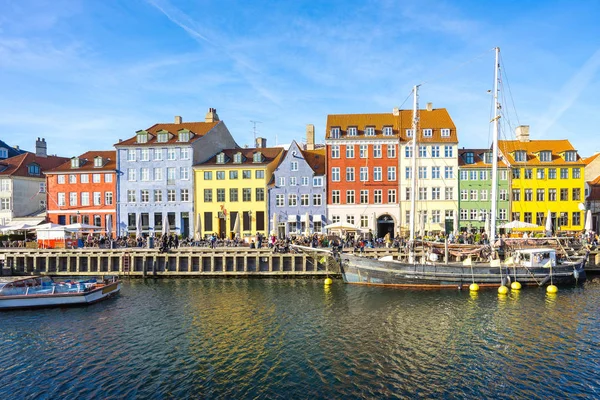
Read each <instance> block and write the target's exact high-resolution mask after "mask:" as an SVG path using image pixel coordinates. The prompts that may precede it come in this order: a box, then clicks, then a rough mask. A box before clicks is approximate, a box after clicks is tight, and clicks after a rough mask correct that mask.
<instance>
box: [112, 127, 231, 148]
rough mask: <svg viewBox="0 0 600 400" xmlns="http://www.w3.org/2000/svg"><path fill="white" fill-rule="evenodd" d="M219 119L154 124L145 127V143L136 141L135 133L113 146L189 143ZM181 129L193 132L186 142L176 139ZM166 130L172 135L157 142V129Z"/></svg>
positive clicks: (202, 134)
mask: <svg viewBox="0 0 600 400" xmlns="http://www.w3.org/2000/svg"><path fill="white" fill-rule="evenodd" d="M219 123H221V121H215V122H182V123H180V124H175V123H171V124H162V123H161V124H155V125H152V126H151V127H150V128H148V129H146V132H148V133H150V134H151V135H149V136H148V142H147V143H138V142H137V133H136V135H135V136H133V137H131V138H129V139H127V140H123V141H122V142H119V143H116V144H115V147H119V146H133V145H134V146H156V145H157V144H158V145H161V146H162V145H170V144H178V145H182V144H189V143H193V142H195V141H196V140H198V139H200V138H201V137H202V136H204V135H206V134H207V133H208V132H209V131H210V130H211V129H213V128H214V127H215V126H217V125H218V124H219ZM182 129H187V130H189V131H190V132H192V133H193V135H192V136H191V137H190V140H189V141H188V142H179V141H178V132H179V131H180V130H182ZM162 130H164V131H167V132H169V133H171V134H172V137H171V138H170V139H169V140H168V141H166V142H160V143H159V142H157V133H158V131H162Z"/></svg>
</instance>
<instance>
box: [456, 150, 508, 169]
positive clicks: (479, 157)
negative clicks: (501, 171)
mask: <svg viewBox="0 0 600 400" xmlns="http://www.w3.org/2000/svg"><path fill="white" fill-rule="evenodd" d="M491 151H492V150H491V149H458V166H459V167H463V168H492V164H488V163H484V162H483V155H484V154H485V153H488V152H491ZM466 153H473V161H474V162H473V163H472V164H467V162H466V159H465V157H466ZM507 167H508V165H507V164H506V163H505V162H504V161H503V160H501V159H500V157H498V168H507Z"/></svg>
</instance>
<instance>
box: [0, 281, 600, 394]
mask: <svg viewBox="0 0 600 400" xmlns="http://www.w3.org/2000/svg"><path fill="white" fill-rule="evenodd" d="M599 311H600V281H598V280H596V281H594V282H588V283H587V284H586V285H585V286H584V287H581V288H572V289H561V290H560V291H559V293H558V294H557V295H556V296H552V297H550V296H548V295H547V294H546V293H545V291H544V290H543V289H525V290H523V291H522V292H521V293H517V294H515V293H512V294H510V295H508V296H506V297H505V298H499V297H498V295H497V294H496V291H494V290H492V291H482V292H480V293H479V294H478V295H474V296H473V295H471V294H470V293H468V292H466V291H462V292H459V291H452V290H450V291H448V290H446V291H408V290H398V289H389V288H373V287H360V286H352V285H344V284H343V283H341V282H334V284H333V285H332V286H331V287H324V286H323V284H322V281H320V280H281V279H280V280H234V279H230V280H220V279H214V280H207V279H202V280H201V279H197V280H191V279H189V280H159V281H153V280H146V281H142V280H132V281H125V282H124V285H123V289H122V292H121V295H120V296H118V297H117V298H114V299H110V300H108V301H106V302H103V303H99V304H96V305H92V306H89V307H84V308H68V309H67V308H65V309H46V310H41V311H39V310H38V311H11V312H3V313H0V341H1V343H0V398H3V399H4V398H6V399H34V398H35V399H62V398H77V399H85V398H94V399H129V398H140V399H171V398H227V399H229V398H268V399H274V398H281V399H291V398H294V399H296V398H298V399H302V398H414V397H427V398H432V397H435V398H482V397H485V398H561V397H569V398H573V397H581V398H600V312H599Z"/></svg>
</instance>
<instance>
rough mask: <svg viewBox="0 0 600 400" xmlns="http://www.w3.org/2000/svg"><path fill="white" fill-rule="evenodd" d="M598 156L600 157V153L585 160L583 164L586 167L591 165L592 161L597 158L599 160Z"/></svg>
mask: <svg viewBox="0 0 600 400" xmlns="http://www.w3.org/2000/svg"><path fill="white" fill-rule="evenodd" d="M598 156H600V153H596V154H594V155H593V156H590V157H587V158H584V159H583V163H584V164H585V165H590V163H591V162H592V161H594V160H595V159H596V158H598Z"/></svg>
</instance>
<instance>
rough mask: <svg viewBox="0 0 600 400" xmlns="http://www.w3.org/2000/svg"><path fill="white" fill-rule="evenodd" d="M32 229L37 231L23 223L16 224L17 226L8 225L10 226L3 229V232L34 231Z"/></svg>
mask: <svg viewBox="0 0 600 400" xmlns="http://www.w3.org/2000/svg"><path fill="white" fill-rule="evenodd" d="M32 228H34V229H35V226H33V225H29V224H26V223H24V222H21V223H18V224H15V225H8V226H6V227H4V228H2V232H16V231H26V230H28V229H32Z"/></svg>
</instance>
